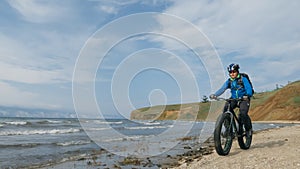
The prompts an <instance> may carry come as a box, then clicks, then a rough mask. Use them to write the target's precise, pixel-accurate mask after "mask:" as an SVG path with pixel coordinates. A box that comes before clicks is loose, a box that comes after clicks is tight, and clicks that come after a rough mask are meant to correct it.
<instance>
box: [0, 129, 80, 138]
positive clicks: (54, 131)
mask: <svg viewBox="0 0 300 169" xmlns="http://www.w3.org/2000/svg"><path fill="white" fill-rule="evenodd" d="M77 132H80V129H74V128H70V129H52V130H24V131H15V130H10V131H2V132H0V136H12V135H36V134H65V133H77Z"/></svg>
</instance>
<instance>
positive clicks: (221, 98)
mask: <svg viewBox="0 0 300 169" xmlns="http://www.w3.org/2000/svg"><path fill="white" fill-rule="evenodd" d="M215 100H217V101H220V100H225V101H232V100H236V101H241V100H243V99H241V98H239V99H233V98H228V99H226V98H224V97H217V98H216V99H215Z"/></svg>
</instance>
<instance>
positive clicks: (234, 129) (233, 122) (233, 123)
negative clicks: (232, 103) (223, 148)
mask: <svg viewBox="0 0 300 169" xmlns="http://www.w3.org/2000/svg"><path fill="white" fill-rule="evenodd" d="M225 113H227V114H229V116H230V122H229V127H230V133H231V137H240V136H239V134H238V129H237V124H236V121H237V117H236V115H235V114H234V113H233V112H230V111H226V112H225ZM235 119H236V120H235Z"/></svg>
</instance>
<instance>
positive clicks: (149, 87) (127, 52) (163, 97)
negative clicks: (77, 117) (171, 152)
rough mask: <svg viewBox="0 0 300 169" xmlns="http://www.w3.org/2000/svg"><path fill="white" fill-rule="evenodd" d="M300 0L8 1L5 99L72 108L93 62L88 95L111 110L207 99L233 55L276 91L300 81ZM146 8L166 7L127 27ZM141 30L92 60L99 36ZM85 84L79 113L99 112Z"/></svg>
mask: <svg viewBox="0 0 300 169" xmlns="http://www.w3.org/2000/svg"><path fill="white" fill-rule="evenodd" d="M299 6H300V2H299V1H297V0H292V1H288V2H287V1H283V0H278V1H271V0H264V1H258V0H255V1H246V2H245V1H243V2H242V1H237V0H233V1H225V0H221V1H211V0H203V1H192V0H190V1H174V0H160V1H156V0H153V1H139V0H131V1H121V0H91V1H79V0H75V1H74V0H65V1H55V0H53V1H43V0H40V1H37V0H26V1H22V0H14V1H1V2H0V20H1V22H0V45H1V48H0V55H1V56H0V91H1V97H0V105H2V106H19V107H27V108H45V109H55V110H62V111H67V110H69V111H70V110H74V104H73V99H74V98H73V97H72V80H73V78H74V73H76V70H78V69H79V70H80V71H81V70H83V69H84V68H83V67H86V68H87V69H89V68H90V67H93V66H95V68H96V69H95V70H92V72H90V74H80V76H81V78H82V79H81V80H83V79H85V78H87V79H88V80H92V84H93V85H94V88H93V89H91V90H90V91H89V92H93V93H91V94H94V95H95V98H96V103H97V104H98V107H100V109H101V112H102V113H103V114H106V115H107V116H114V115H116V114H120V115H122V116H124V117H129V113H130V111H131V110H133V109H135V108H139V107H144V106H149V105H156V104H164V103H166V104H173V103H181V102H194V101H199V97H200V99H201V97H202V95H209V94H210V93H212V92H214V91H215V90H216V89H217V87H218V86H220V85H221V84H222V83H223V82H224V81H225V79H226V78H227V77H226V72H219V70H220V69H221V70H222V71H225V67H226V66H227V65H228V64H230V63H232V62H236V63H239V64H240V66H241V71H244V72H247V73H248V74H249V75H250V76H251V79H252V81H253V84H254V87H255V90H256V91H258V92H260V91H266V90H272V89H274V88H275V85H276V84H281V85H285V84H287V82H288V81H295V80H299V73H298V72H299V71H300V66H299V64H300V60H299V53H300V22H299V16H300V12H299V10H298V7H299ZM146 12H158V13H156V14H155V15H151V14H149V15H151V17H150V16H147V15H142V16H143V17H141V18H138V17H137V18H134V17H133V19H132V20H130V21H127V22H126V23H123V25H122V20H123V19H124V17H125V18H126V16H127V17H129V18H130V17H131V16H132V14H142V13H146ZM159 13H164V16H165V17H164V16H161V15H160V14H159ZM167 16H168V17H167ZM148 17H149V18H148ZM180 23H185V24H180ZM117 25H118V26H117ZM109 26H114V27H111V28H110V29H109V31H107V32H105V33H106V34H105V37H106V38H107V41H105V39H103V37H104V36H100V35H101V33H103V31H105V29H103V28H105V27H109ZM147 26H148V27H149V29H148V27H147ZM193 26H194V27H193ZM143 27H146V29H147V31H148V32H145V33H144V34H138V35H134V34H132V36H130V37H128V38H127V39H119V40H121V41H120V42H119V43H117V44H114V45H113V46H111V49H110V51H109V52H107V53H105V51H101V47H103V46H101V44H100V42H97V43H95V44H96V46H95V47H96V48H97V51H96V52H99V53H97V54H98V55H99V56H102V54H103V55H104V54H105V57H103V59H102V61H101V62H99V60H97V57H99V56H98V55H96V54H95V53H93V54H91V56H92V55H93V56H94V55H95V58H96V60H95V58H93V59H91V60H89V54H88V52H85V49H87V48H88V47H90V46H89V45H92V44H93V43H92V41H93V40H97V38H98V39H99V41H101V43H106V42H107V43H108V42H110V41H113V40H115V39H116V38H117V37H118V36H119V35H121V34H122V33H124V32H128V31H134V30H135V29H136V30H138V29H139V28H143ZM194 28H196V29H198V30H199V32H201V33H202V35H201V36H200V35H199V37H200V38H202V39H201V40H199V39H197V37H198V36H196V35H195V32H193V31H195V30H194ZM101 31H102V32H101ZM151 31H153V32H154V33H153V32H152V33H151ZM155 32H156V33H155ZM157 32H159V33H157ZM199 32H198V34H199ZM171 35H172V36H171ZM97 36H100V37H97ZM206 38H207V39H206ZM116 40H118V39H116ZM197 40H199V41H197ZM185 42H189V43H188V45H186V44H185ZM198 42H200V43H199V45H198V46H197V45H194V44H195V43H198ZM202 43H203V44H202ZM191 44H192V45H191ZM208 44H210V45H211V46H210V47H211V48H212V47H213V48H214V49H216V51H215V52H216V53H214V54H213V55H214V56H217V57H218V58H219V60H216V59H212V57H210V56H212V55H211V54H212V51H211V48H209V50H208V48H204V46H205V45H208ZM97 45H99V46H97ZM189 45H190V46H189ZM201 47H203V48H202V49H203V50H200V49H199V48H201ZM206 47H207V46H206ZM98 50H99V51H98ZM195 51H196V53H195ZM197 51H198V54H199V51H201V55H197ZM78 58H81V59H82V60H84V61H83V62H84V64H83V63H82V65H83V67H80V66H78V65H80V63H79V64H78V61H79V62H80V59H78ZM98 59H99V58H98ZM220 63H221V64H222V67H220ZM90 64H91V65H92V66H90ZM76 65H77V67H76ZM133 65H134V66H133ZM137 65H138V66H137ZM143 66H144V67H143ZM214 66H218V68H217V69H215V70H216V71H215V72H212V70H214V69H212V68H213V67H214ZM80 71H79V72H80ZM216 72H218V73H216ZM224 73H225V74H224ZM90 76H91V77H93V78H92V79H89V78H90ZM125 77H127V78H129V79H125ZM75 80H76V77H75ZM73 82H74V81H73ZM76 82H78V81H76ZM194 82H195V83H196V87H197V89H195V88H194V87H195V86H193V85H192V84H191V83H194ZM214 84H215V85H214ZM73 85H74V83H73ZM78 89H80V91H78V93H77V95H76V94H75V97H79V95H80V97H82V98H81V99H82V100H81V101H80V102H84V103H82V104H80V106H81V108H79V109H80V111H83V112H93V111H95V109H93V108H92V109H91V108H90V107H91V106H90V104H91V102H90V100H89V96H91V95H89V94H86V93H85V91H84V90H81V89H83V88H78ZM73 92H74V90H73ZM75 100H76V98H75ZM79 100H80V99H79ZM75 107H76V106H75Z"/></svg>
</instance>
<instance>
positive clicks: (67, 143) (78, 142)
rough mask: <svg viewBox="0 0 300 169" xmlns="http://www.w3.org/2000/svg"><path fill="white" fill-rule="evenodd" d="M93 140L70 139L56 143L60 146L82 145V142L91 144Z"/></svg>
mask: <svg viewBox="0 0 300 169" xmlns="http://www.w3.org/2000/svg"><path fill="white" fill-rule="evenodd" d="M91 142H92V141H90V140H81V141H68V142H64V143H56V145H58V146H71V145H82V144H89V143H91Z"/></svg>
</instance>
